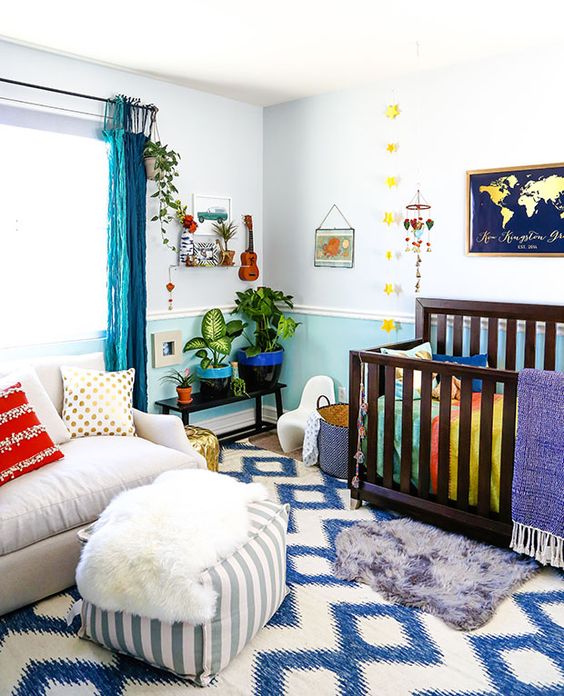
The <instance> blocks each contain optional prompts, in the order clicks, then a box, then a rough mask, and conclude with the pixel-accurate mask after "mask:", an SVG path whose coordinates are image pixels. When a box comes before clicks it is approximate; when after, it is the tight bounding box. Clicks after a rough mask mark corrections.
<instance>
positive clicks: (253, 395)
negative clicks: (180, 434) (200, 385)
mask: <svg viewBox="0 0 564 696" xmlns="http://www.w3.org/2000/svg"><path fill="white" fill-rule="evenodd" d="M285 386H286V385H285V384H282V383H281V382H277V383H276V384H275V385H274V386H272V387H266V388H265V389H259V390H258V391H251V392H249V395H248V396H226V397H224V398H222V399H203V398H202V396H201V395H200V394H193V395H192V403H190V404H185V405H180V404H179V403H178V401H177V400H176V399H163V400H161V401H155V405H156V406H158V407H159V408H160V409H161V412H162V413H165V414H167V413H170V412H171V411H172V412H174V413H180V415H181V417H182V422H183V423H184V425H190V414H191V413H196V412H197V411H206V410H207V409H209V408H217V407H218V406H226V405H227V404H236V403H243V402H245V401H249V399H254V400H255V423H254V425H246V426H243V427H241V428H235V429H234V430H229V431H228V432H226V433H221V435H218V439H219V441H220V442H230V441H232V440H238V439H241V438H243V437H249V436H250V435H258V434H259V433H265V432H267V431H268V430H273V429H274V428H275V427H276V424H275V423H266V422H265V421H263V419H262V397H263V396H267V395H268V394H274V397H275V399H276V417H277V418H280V416H281V415H282V413H283V412H284V409H283V407H282V389H284V388H285Z"/></svg>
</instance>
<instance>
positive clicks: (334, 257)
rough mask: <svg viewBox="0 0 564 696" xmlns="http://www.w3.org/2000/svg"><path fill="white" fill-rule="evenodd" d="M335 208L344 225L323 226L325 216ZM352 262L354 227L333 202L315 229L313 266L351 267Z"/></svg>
mask: <svg viewBox="0 0 564 696" xmlns="http://www.w3.org/2000/svg"><path fill="white" fill-rule="evenodd" d="M333 210H336V211H337V213H338V214H339V215H340V217H341V218H342V220H344V222H345V225H344V226H343V227H324V225H325V222H326V220H327V218H328V217H329V216H330V215H331V213H332V212H333ZM353 264H354V227H352V226H351V224H350V222H349V221H348V220H347V218H346V217H345V216H344V215H343V213H342V212H341V210H340V208H339V206H338V205H336V204H335V203H333V205H332V206H331V208H330V209H329V212H328V213H327V215H326V216H325V217H324V218H323V220H322V221H321V224H320V225H319V227H318V228H317V229H316V230H315V254H314V266H317V267H323V266H324V267H327V268H352V267H353Z"/></svg>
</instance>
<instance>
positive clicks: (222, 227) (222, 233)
mask: <svg viewBox="0 0 564 696" xmlns="http://www.w3.org/2000/svg"><path fill="white" fill-rule="evenodd" d="M212 229H213V231H214V232H215V234H217V236H218V237H219V238H220V240H221V241H220V246H221V248H222V249H223V251H229V249H228V248H227V244H228V242H230V241H231V240H232V239H233V237H235V236H236V234H237V229H238V228H237V225H236V224H235V223H234V222H225V220H221V221H220V222H214V223H213V225H212ZM221 242H223V244H222V243H221Z"/></svg>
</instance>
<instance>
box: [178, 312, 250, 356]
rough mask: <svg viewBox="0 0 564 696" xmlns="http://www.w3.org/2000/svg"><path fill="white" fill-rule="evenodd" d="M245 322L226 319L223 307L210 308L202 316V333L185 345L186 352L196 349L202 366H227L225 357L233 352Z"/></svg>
mask: <svg viewBox="0 0 564 696" xmlns="http://www.w3.org/2000/svg"><path fill="white" fill-rule="evenodd" d="M245 326H246V324H244V323H243V322H242V321H241V320H240V319H232V320H231V321H229V322H226V321H225V317H224V316H223V313H222V311H221V309H218V308H217V307H216V308H215V309H210V310H209V311H208V312H206V313H205V314H204V316H203V318H202V335H201V336H195V337H194V338H191V339H190V340H189V341H188V342H187V343H186V345H185V346H184V352H185V353H187V352H188V351H191V350H195V351H196V357H197V358H200V367H201V368H202V370H207V369H208V368H209V367H226V364H225V362H224V359H225V358H226V357H227V356H228V355H229V354H230V353H231V346H232V344H233V340H234V339H235V338H237V336H240V335H241V334H242V333H243V329H244V328H245Z"/></svg>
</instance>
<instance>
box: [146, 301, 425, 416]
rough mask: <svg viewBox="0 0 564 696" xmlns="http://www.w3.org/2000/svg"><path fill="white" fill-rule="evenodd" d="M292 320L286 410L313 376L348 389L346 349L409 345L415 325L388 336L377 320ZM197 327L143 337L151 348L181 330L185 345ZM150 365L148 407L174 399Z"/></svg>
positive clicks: (171, 323) (179, 325) (164, 327)
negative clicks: (293, 329)
mask: <svg viewBox="0 0 564 696" xmlns="http://www.w3.org/2000/svg"><path fill="white" fill-rule="evenodd" d="M292 316H293V317H294V319H295V320H296V321H299V322H301V325H300V326H299V328H298V330H297V331H296V335H295V336H294V338H293V339H291V340H289V341H286V342H285V351H286V352H285V356H284V365H283V367H282V375H281V378H280V379H281V381H282V382H284V383H285V384H287V385H288V387H287V389H285V390H284V392H283V400H284V408H285V409H292V408H296V406H297V405H298V403H299V401H300V397H301V393H302V389H303V387H304V384H305V383H306V382H307V380H308V379H309V378H310V377H313V376H314V375H319V374H326V375H329V376H330V377H332V378H333V379H334V381H335V386H336V388H337V387H338V386H340V385H344V386H345V387H347V386H348V370H349V351H350V350H354V349H365V348H371V347H374V346H378V345H383V344H386V343H396V342H398V341H403V340H408V339H410V338H412V337H413V335H414V330H415V329H414V325H413V324H408V323H404V324H403V325H402V326H401V328H400V329H399V330H397V331H392V332H391V333H390V334H388V333H386V332H385V331H382V329H381V328H380V325H381V323H382V322H381V321H376V320H366V319H350V318H346V317H330V316H319V315H315V314H293V315H292ZM200 322H201V317H187V318H183V319H162V320H158V321H152V322H149V326H148V337H147V338H148V341H149V346H150V341H151V336H150V335H151V334H152V333H154V332H157V331H171V330H180V331H182V339H183V341H187V340H188V339H189V338H191V337H192V336H195V335H199V333H200ZM244 344H245V341H244V339H243V338H239V339H237V341H236V342H235V344H234V346H235V348H237V347H239V346H242V345H244ZM149 353H150V351H149ZM197 364H198V361H197V360H194V357H193V354H192V355H191V356H190V355H185V356H184V359H183V361H182V365H181V366H178V369H183V368H184V367H190V368H192V367H194V366H195V365H197ZM150 365H151V355H150V354H149V371H148V384H149V405H150V407H152V405H153V404H154V402H155V401H156V400H158V399H166V398H169V397H172V396H174V395H175V394H176V392H175V388H174V386H173V385H170V384H162V383H161V382H160V377H161V376H162V375H163V374H166V372H167V368H160V369H155V368H153V367H151V366H150ZM196 388H197V387H196ZM336 395H337V394H336ZM265 404H270V405H274V399H273V398H269V399H265ZM240 409H241V406H240V405H238V406H234V407H233V406H231V407H222V408H217V409H213V410H209V411H206V412H205V413H202V414H194V417H193V420H194V422H198V421H202V420H206V418H210V417H216V416H223V415H227V414H229V413H233V412H237V411H238V410H240ZM153 410H154V408H153Z"/></svg>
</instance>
